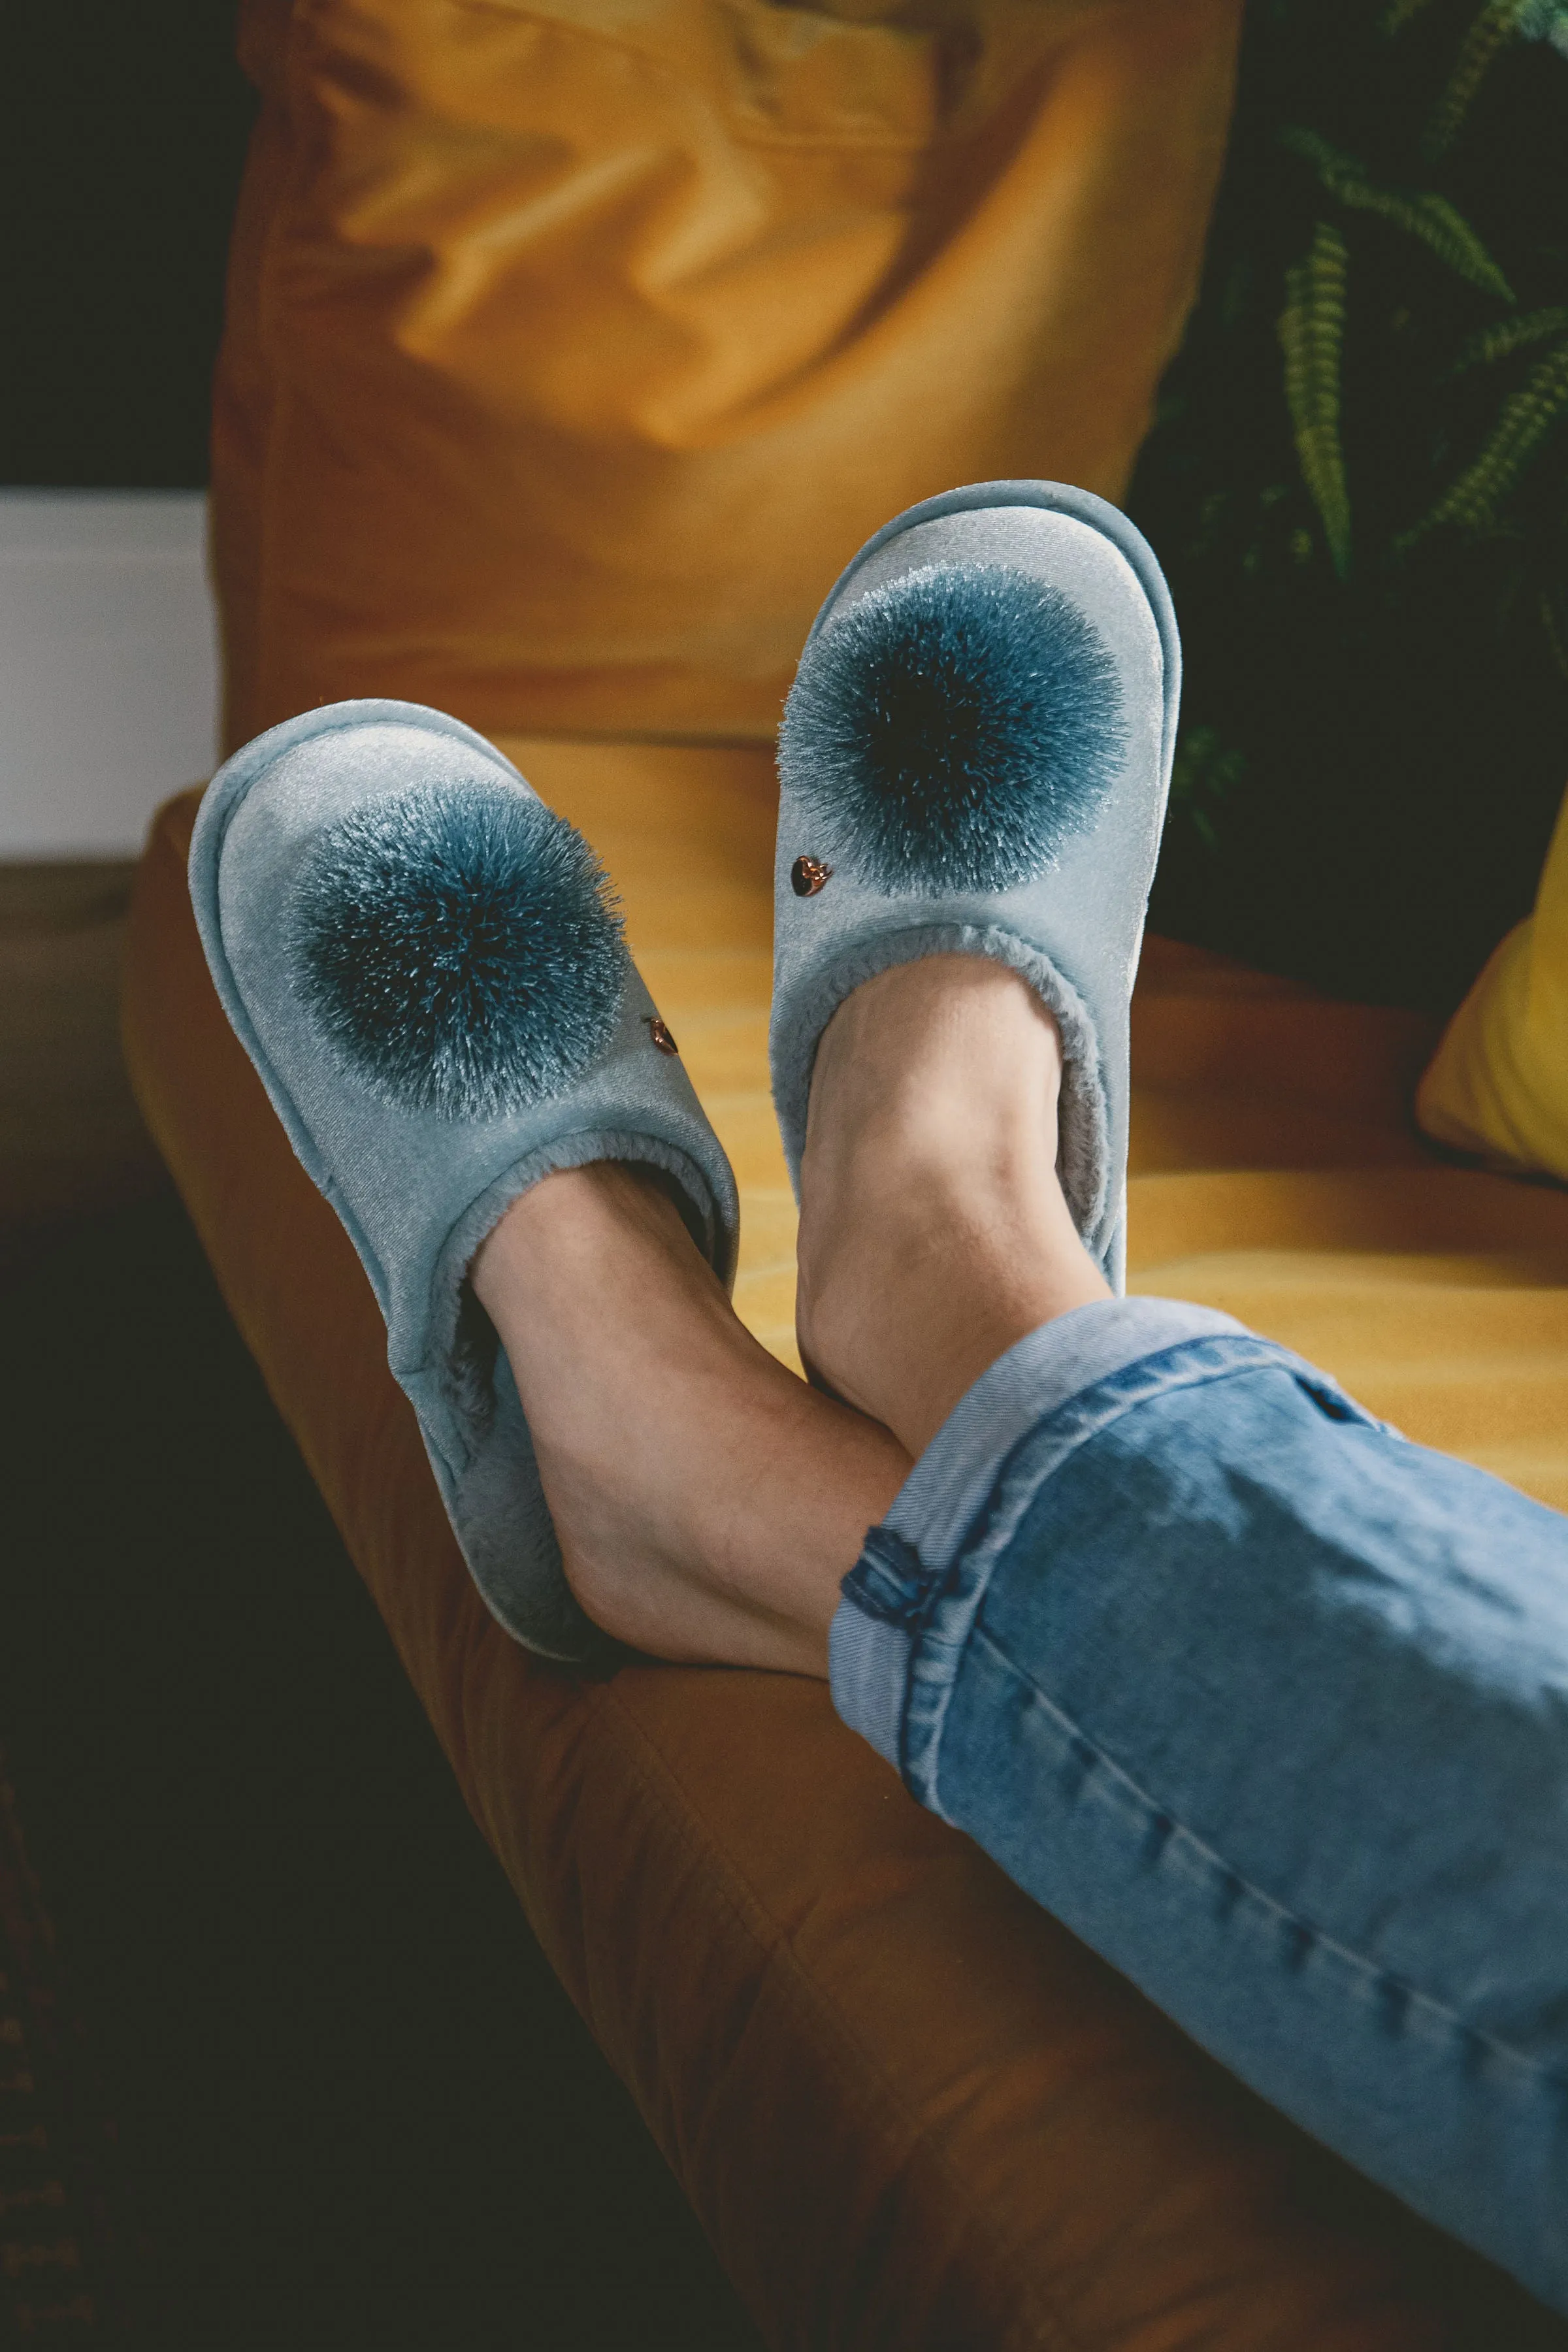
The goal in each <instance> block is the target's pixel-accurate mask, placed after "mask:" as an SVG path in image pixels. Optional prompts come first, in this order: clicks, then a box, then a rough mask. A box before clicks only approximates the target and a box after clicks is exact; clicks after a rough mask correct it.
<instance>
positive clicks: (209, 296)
mask: <svg viewBox="0 0 1568 2352" xmlns="http://www.w3.org/2000/svg"><path fill="white" fill-rule="evenodd" d="M234 20H235V10H234V8H233V6H232V5H226V0H3V5H0V203H3V205H4V218H5V223H6V229H5V237H4V240H3V243H0V316H4V318H5V320H6V333H5V365H4V368H3V370H0V482H3V483H5V484H7V485H11V486H36V487H42V488H137V489H185V488H193V489H194V488H201V487H203V486H204V485H205V481H206V478H207V399H208V387H209V384H210V382H211V376H212V364H213V358H214V354H215V353H216V350H217V341H218V332H219V329H220V327H221V324H222V317H223V271H224V254H225V249H226V244H227V239H228V226H229V220H230V217H231V215H232V213H233V210H234V200H235V194H236V191H237V188H238V185H239V175H240V170H241V167H242V165H243V163H244V158H245V144H246V140H247V135H248V132H249V129H250V124H251V121H252V118H253V115H254V112H255V93H254V91H253V90H252V89H250V87H249V85H248V83H247V81H246V80H245V78H244V76H243V75H242V74H241V73H240V70H239V68H238V66H237V64H236V62H235V57H234Z"/></svg>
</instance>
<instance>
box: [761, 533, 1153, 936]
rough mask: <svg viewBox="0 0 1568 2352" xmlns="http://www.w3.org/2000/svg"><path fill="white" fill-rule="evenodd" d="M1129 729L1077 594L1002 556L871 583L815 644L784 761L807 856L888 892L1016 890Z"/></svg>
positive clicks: (1074, 824) (1085, 812)
mask: <svg viewBox="0 0 1568 2352" xmlns="http://www.w3.org/2000/svg"><path fill="white" fill-rule="evenodd" d="M1126 743H1127V735H1126V728H1125V725H1124V723H1123V719H1122V708H1121V685H1120V681H1119V679H1118V676H1117V670H1116V665H1115V663H1114V661H1113V660H1112V658H1111V656H1110V653H1109V652H1108V650H1107V648H1106V646H1105V645H1104V644H1103V642H1102V641H1101V639H1100V635H1099V633H1098V632H1097V631H1096V630H1095V628H1094V627H1093V626H1092V625H1091V624H1090V623H1089V621H1088V620H1086V619H1085V618H1084V616H1083V614H1081V613H1080V612H1079V609H1078V607H1077V606H1076V605H1075V604H1073V603H1072V601H1071V599H1070V598H1069V597H1068V596H1066V595H1064V594H1063V593H1062V592H1061V591H1060V590H1059V589H1058V588H1053V587H1052V586H1051V585H1050V584H1049V583H1047V582H1046V581H1042V580H1036V579H1033V578H1031V577H1030V576H1029V575H1028V574H1026V573H1023V572H1014V571H1012V570H1009V569H1008V568H1006V567H1005V566H1003V565H1000V564H952V565H940V566H938V565H932V566H928V567H926V568H924V569H922V570H921V571H918V572H906V573H905V574H904V575H903V577H902V578H901V579H899V580H895V581H893V582H891V583H889V585H888V586H887V587H885V588H875V589H872V590H871V591H870V593H868V595H866V596H864V597H862V598H861V599H860V601H859V602H858V604H852V605H851V606H850V607H849V608H848V610H847V612H846V613H845V614H843V616H842V618H841V619H837V620H830V621H829V622H828V624H827V625H826V628H825V629H824V631H823V632H822V634H821V635H819V636H817V637H816V638H815V639H814V640H813V642H812V643H811V644H810V645H809V646H807V648H806V651H805V656H804V658H803V660H802V662H801V667H800V674H799V676H798V677H796V679H795V686H794V688H793V689H792V690H791V693H790V698H789V701H788V703H787V705H786V706H785V710H784V726H783V729H782V730H781V733H780V737H779V768H780V772H781V775H782V776H783V778H784V782H785V784H786V785H787V786H788V787H789V789H790V790H791V791H792V792H793V793H795V794H797V795H798V797H799V799H800V801H801V803H803V805H804V807H805V813H806V817H807V821H808V823H809V824H810V826H811V828H812V831H811V846H812V849H813V851H814V853H816V854H818V855H823V854H826V856H828V857H829V858H830V859H831V860H832V861H833V863H834V864H836V865H837V866H843V867H847V868H853V869H854V870H856V871H858V873H859V874H860V875H861V876H862V877H864V878H865V879H866V880H868V881H869V882H870V883H872V884H873V885H874V886H875V887H878V888H879V889H881V890H885V891H889V892H898V891H910V890H919V891H953V892H963V891H992V890H1006V889H1012V888H1015V887H1016V886H1017V885H1019V884H1021V883H1025V882H1028V881H1031V880H1033V879H1034V877H1036V876H1037V875H1038V874H1040V873H1043V872H1044V871H1045V869H1046V868H1047V866H1050V865H1051V864H1052V863H1053V862H1054V860H1055V859H1056V857H1057V856H1058V854H1059V852H1060V850H1061V849H1062V847H1063V845H1065V843H1067V842H1068V840H1069V839H1070V838H1071V837H1072V836H1073V835H1075V834H1077V833H1079V832H1081V831H1082V830H1083V829H1084V828H1085V827H1086V826H1087V825H1089V824H1090V823H1092V821H1093V819H1094V817H1095V815H1096V814H1097V813H1098V811H1099V809H1100V805H1101V803H1103V801H1104V798H1105V795H1106V794H1107V793H1108V792H1109V791H1110V787H1111V785H1112V784H1113V783H1114V782H1115V780H1116V777H1117V776H1118V774H1119V773H1120V772H1121V764H1122V761H1123V758H1124V756H1125V752H1126Z"/></svg>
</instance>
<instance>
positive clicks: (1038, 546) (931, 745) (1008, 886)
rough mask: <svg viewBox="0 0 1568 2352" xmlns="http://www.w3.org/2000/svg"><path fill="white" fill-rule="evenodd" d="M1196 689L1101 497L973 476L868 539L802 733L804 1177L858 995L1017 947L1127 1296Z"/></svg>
mask: <svg viewBox="0 0 1568 2352" xmlns="http://www.w3.org/2000/svg"><path fill="white" fill-rule="evenodd" d="M1180 685H1181V653H1180V645H1179V640H1178V637H1177V634H1176V625H1175V618H1174V614H1173V612H1172V608H1171V601H1170V597H1169V595H1168V594H1167V593H1166V590H1165V583H1164V581H1163V577H1162V575H1161V572H1160V568H1159V565H1158V564H1157V563H1156V562H1155V561H1154V557H1153V555H1152V552H1151V551H1150V549H1149V548H1148V546H1147V545H1146V543H1145V542H1144V541H1143V539H1142V537H1141V536H1140V534H1139V533H1138V531H1137V530H1134V528H1133V527H1132V525H1131V523H1130V522H1129V521H1128V520H1127V519H1126V517H1125V516H1124V515H1122V514H1121V513H1120V512H1119V511H1118V510H1117V509H1116V508H1114V507H1111V506H1108V505H1107V504H1106V502H1105V501H1104V499H1098V498H1096V497H1094V496H1093V495H1092V494H1091V493H1090V492H1089V491H1087V490H1079V489H1072V488H1067V487H1065V486H1064V485H1062V484H1060V483H1055V482H985V483H980V484H978V485H976V486H974V487H973V488H967V489H958V490H951V491H949V492H947V493H946V494H945V495H944V496H943V497H941V498H936V499H926V500H925V501H924V502H923V503H922V504H921V505H920V506H916V507H911V508H910V510H909V511H908V513H906V514H903V515H900V516H899V517H898V519H897V520H895V521H893V522H890V523H889V525H888V526H887V528H886V529H885V530H881V531H879V533H878V534H877V536H876V538H874V539H873V540H871V541H868V544H867V545H866V546H865V547H864V548H862V550H861V551H860V553H859V554H858V556H857V557H856V558H855V561H854V562H853V563H851V564H850V566H849V568H848V570H847V572H845V573H844V575H843V577H842V578H841V579H840V580H839V581H838V583H837V586H836V587H835V588H834V590H833V592H832V593H831V595H830V596H829V597H828V599H827V601H826V604H824V606H823V608H822V610H821V612H820V613H819V614H817V617H816V622H815V624H814V625H813V627H812V631H811V635H810V636H809V637H808V638H807V640H806V646H805V652H804V654H803V655H802V656H801V662H800V667H799V670H798V672H797V674H796V677H795V685H794V687H793V688H792V689H791V692H790V697H789V701H788V704H787V705H786V708H785V712H784V726H783V729H782V730H781V733H780V737H779V777H780V786H781V792H780V801H779V829H778V846H777V854H776V862H775V871H774V898H775V907H776V916H775V929H774V979H773V1026H772V1036H771V1053H772V1060H773V1097H774V1101H775V1104H776V1106H777V1109H778V1116H779V1124H780V1127H781V1129H782V1130H783V1134H784V1150H785V1154H786V1156H787V1158H788V1160H789V1164H790V1171H791V1174H792V1177H793V1178H794V1180H795V1183H796V1186H797V1189H798V1184H799V1174H800V1156H801V1151H802V1150H803V1148H804V1144H805V1114H806V1104H807V1100H808V1097H809V1094H810V1087H811V1072H812V1065H813V1062H814V1060H815V1058H816V1044H817V1039H818V1038H819V1037H820V1036H821V1034H822V1032H823V1030H824V1028H825V1027H826V1024H827V1022H828V1021H829V1020H830V1018H831V1017H832V1014H833V1013H834V1011H835V1010H836V1008H837V1006H838V1005H839V1004H840V1003H842V1002H843V1000H844V998H845V997H846V996H847V995H848V994H849V992H850V991H851V990H852V989H854V988H857V987H858V986H859V984H860V983H861V982H862V981H865V980H868V979H870V978H871V977H872V975H873V974H874V973H876V972H878V971H883V970H885V969H887V968H888V967H889V966H890V965H893V964H898V963H908V962H912V961H915V960H916V959H918V958H920V957H921V956H928V955H952V954H963V955H983V956H990V957H994V959H995V960H996V961H999V962H1002V963H1006V964H1009V965H1011V966H1012V967H1013V969H1014V970H1016V971H1018V972H1019V973H1021V974H1022V976H1023V977H1024V978H1025V979H1026V981H1027V982H1028V983H1029V984H1030V986H1031V987H1033V988H1034V989H1036V990H1037V992H1038V993H1039V995H1040V996H1041V997H1042V999H1043V1000H1044V1001H1045V1003H1047V1005H1048V1006H1049V1007H1050V1009H1051V1011H1052V1012H1053V1013H1054V1014H1055V1015H1056V1018H1057V1021H1058V1024H1059V1025H1060V1029H1061V1034H1062V1045H1063V1057H1064V1064H1065V1077H1064V1084H1063V1089H1062V1102H1061V1120H1060V1134H1061V1144H1060V1167H1061V1174H1062V1182H1063V1187H1064V1190H1065V1192H1066V1193H1067V1197H1068V1203H1069V1205H1070V1207H1071V1208H1072V1211H1073V1213H1074V1217H1075V1219H1076V1221H1077V1223H1078V1227H1079V1233H1080V1234H1082V1236H1083V1240H1084V1244H1085V1247H1086V1248H1087V1249H1088V1250H1089V1253H1090V1255H1092V1256H1093V1257H1094V1258H1095V1259H1096V1260H1097V1261H1098V1262H1099V1264H1100V1265H1101V1266H1102V1267H1103V1268H1104V1270H1105V1273H1106V1275H1107V1276H1108V1278H1109V1279H1110V1282H1111V1283H1112V1285H1113V1286H1115V1287H1116V1288H1117V1289H1118V1290H1120V1289H1121V1286H1122V1279H1123V1267H1124V1261H1125V1254H1126V1241H1125V1224H1126V1217H1125V1206H1124V1203H1125V1192H1126V1178H1125V1169H1126V1159H1127V1089H1128V1002H1129V999H1130V997H1131V991H1132V979H1133V974H1134V971H1135V970H1136V968H1137V962H1138V950H1139V945H1140V942H1141V940H1142V931H1143V912H1144V907H1145V905H1146V902H1147V899H1148V896H1149V885H1150V882H1151V880H1152V876H1153V871H1154V859H1155V856H1156V853H1157V851H1158V848H1159V844H1160V833H1161V828H1162V824H1163V819H1164V811H1165V800H1166V794H1167V792H1168V789H1169V784H1170V773H1171V757H1172V751H1173V743H1174V737H1175V719H1176V706H1177V700H1178V697H1179V692H1180Z"/></svg>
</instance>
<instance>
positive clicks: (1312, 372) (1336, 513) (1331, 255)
mask: <svg viewBox="0 0 1568 2352" xmlns="http://www.w3.org/2000/svg"><path fill="white" fill-rule="evenodd" d="M1348 258H1349V257H1348V256H1347V254H1346V250H1345V241H1344V238H1343V237H1342V236H1341V235H1340V232H1339V230H1338V229H1337V228H1336V227H1335V226H1334V225H1333V223H1332V222H1331V221H1320V222H1319V223H1318V225H1317V227H1316V228H1315V229H1314V230H1313V232H1312V242H1311V246H1310V248H1309V250H1308V252H1307V254H1306V256H1305V257H1304V259H1302V260H1300V261H1299V262H1297V263H1295V265H1294V266H1293V267H1292V268H1290V269H1289V270H1288V271H1287V273H1286V278H1285V308H1284V310H1282V311H1281V313H1280V316H1279V346H1280V349H1281V351H1282V352H1284V355H1285V398H1286V402H1287V404H1288V406H1289V412H1290V425H1291V430H1292V432H1293V434H1294V436H1295V441H1296V455H1297V457H1298V460H1299V462H1300V467H1301V478H1302V479H1303V481H1304V482H1305V483H1306V485H1307V488H1308V490H1309V492H1310V495H1311V499H1312V503H1313V505H1314V506H1315V507H1316V508H1317V509H1318V517H1319V520H1320V521H1321V524H1322V526H1323V537H1324V539H1325V541H1327V544H1328V550H1329V559H1330V561H1331V563H1332V564H1333V567H1334V572H1335V574H1336V576H1337V577H1338V578H1339V579H1341V580H1343V579H1345V578H1346V577H1347V576H1348V574H1349V572H1350V565H1351V504H1350V488H1349V484H1348V482H1347V480H1346V478H1345V458H1344V448H1343V445H1342V440H1341V435H1340V420H1341V415H1342V405H1343V395H1342V373H1343V362H1344V340H1345V283H1346V274H1347V267H1348Z"/></svg>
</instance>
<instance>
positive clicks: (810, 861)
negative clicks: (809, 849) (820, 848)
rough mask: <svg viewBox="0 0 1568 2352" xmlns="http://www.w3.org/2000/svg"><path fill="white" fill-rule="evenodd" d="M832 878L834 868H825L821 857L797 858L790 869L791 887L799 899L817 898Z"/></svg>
mask: <svg viewBox="0 0 1568 2352" xmlns="http://www.w3.org/2000/svg"><path fill="white" fill-rule="evenodd" d="M832 878H833V868H832V866H824V864H823V862H822V860H821V858H820V857H797V858H796V859H795V864H794V865H793V866H791V867H790V869H789V886H790V888H791V889H792V890H793V891H794V892H795V897H796V898H816V894H817V892H818V891H819V890H820V889H821V888H822V887H823V886H824V884H825V883H827V882H830V881H831V880H832Z"/></svg>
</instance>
